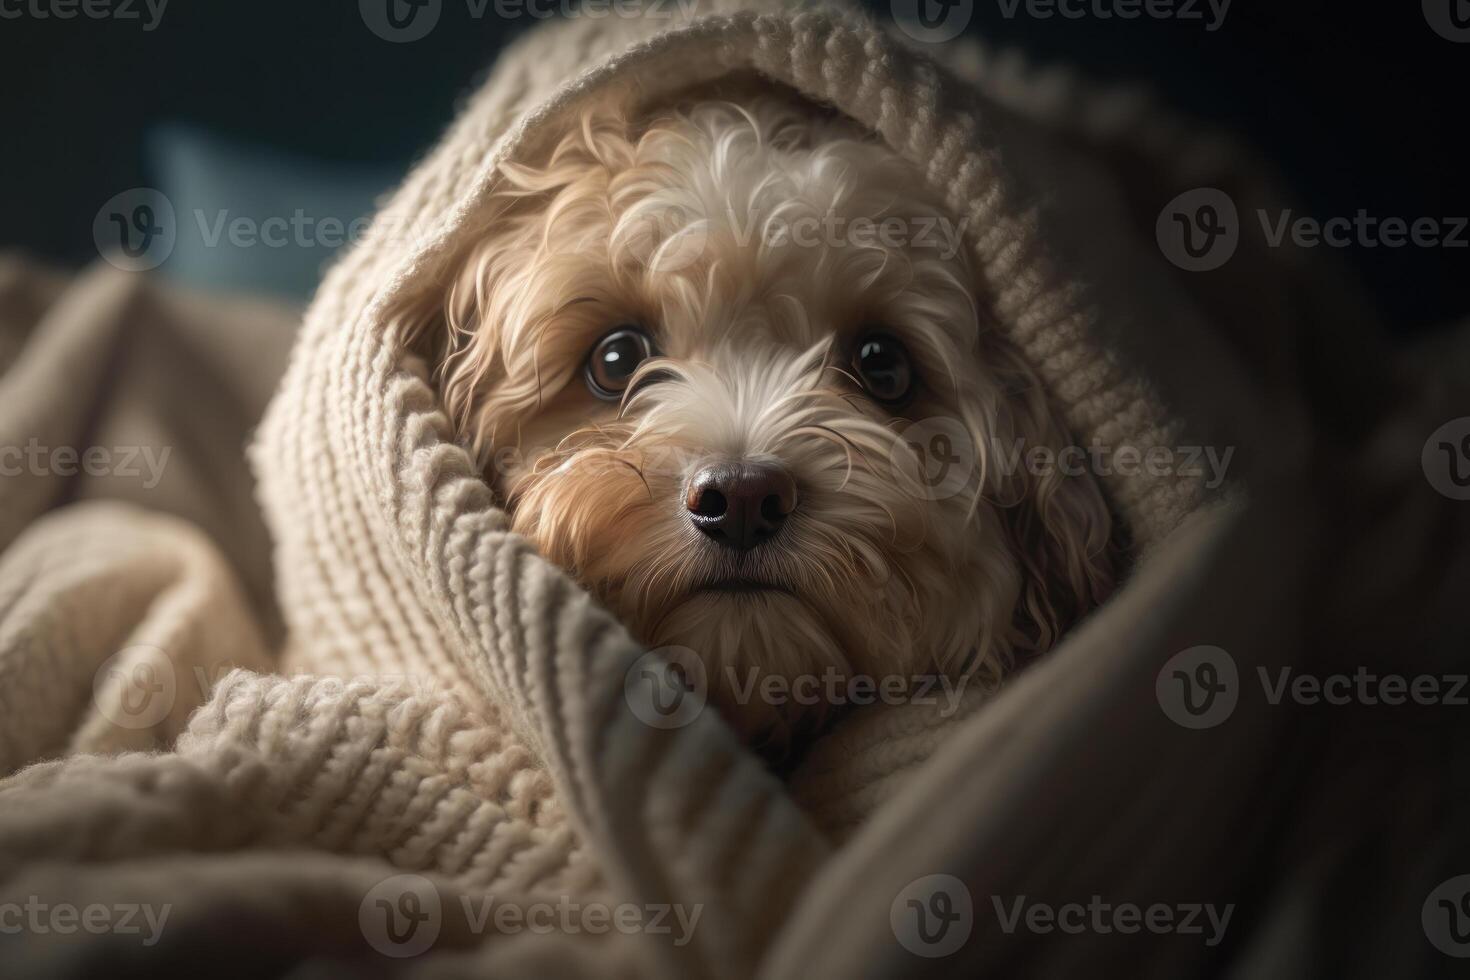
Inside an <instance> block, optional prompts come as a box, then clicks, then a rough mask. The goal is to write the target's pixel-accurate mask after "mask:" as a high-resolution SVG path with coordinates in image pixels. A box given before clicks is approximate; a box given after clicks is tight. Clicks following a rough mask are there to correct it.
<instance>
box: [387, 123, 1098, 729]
mask: <svg viewBox="0 0 1470 980" xmlns="http://www.w3.org/2000/svg"><path fill="white" fill-rule="evenodd" d="M487 218H488V220H487V222H486V226H485V228H484V232H483V234H482V235H481V236H480V237H479V238H478V240H477V241H476V243H475V245H474V248H473V250H472V251H469V252H468V253H467V254H464V255H462V256H460V257H459V258H458V260H457V263H456V265H455V268H456V270H457V273H456V275H455V276H454V278H453V280H452V281H451V282H448V283H445V284H443V288H442V289H440V291H439V292H438V293H437V295H436V296H435V297H432V302H426V304H425V305H424V308H422V309H418V310H414V311H410V312H409V313H408V314H406V315H407V316H408V318H409V321H410V322H409V323H408V324H407V331H408V334H409V337H410V341H411V342H412V343H415V344H416V345H417V346H418V347H419V349H421V350H424V351H425V352H426V353H427V355H428V356H429V357H431V358H432V359H433V360H434V362H435V363H436V364H437V370H438V380H439V384H440V390H441V392H442V397H443V401H444V405H445V408H446V410H447V412H448V413H449V415H450V417H451V418H452V420H453V422H454V424H455V426H456V428H457V430H458V432H459V433H460V436H461V440H462V442H463V444H465V445H466V446H467V447H468V448H470V449H471V450H472V451H473V452H474V453H475V454H476V455H477V457H478V458H479V459H480V460H481V461H482V463H483V465H484V466H485V469H486V472H487V477H488V478H489V479H490V480H491V481H492V482H493V484H494V485H495V487H496V488H497V489H498V490H499V491H500V493H501V494H502V495H503V499H504V501H505V503H506V506H507V508H508V509H509V510H510V512H511V513H512V515H513V520H514V527H515V529H516V530H517V531H519V532H520V533H522V534H524V535H525V536H526V537H527V538H528V539H530V540H531V541H532V542H534V543H535V545H536V546H537V547H538V548H539V549H540V551H541V552H542V553H543V554H544V555H545V556H546V557H547V558H549V559H551V560H552V561H555V562H557V563H559V564H560V565H561V566H563V567H564V568H566V569H567V570H568V571H569V572H571V573H572V574H573V575H574V576H575V577H576V578H577V579H578V580H579V581H580V582H582V583H583V584H584V585H585V587H586V588H588V589H589V590H591V591H592V592H593V593H594V594H595V595H596V596H597V597H599V598H600V600H601V601H602V602H604V603H605V604H606V605H607V606H608V608H610V609H611V610H613V611H614V612H615V613H616V614H617V615H618V616H619V617H620V618H621V619H622V621H623V622H624V623H626V624H627V626H628V627H629V628H630V629H631V630H632V631H633V633H634V634H635V635H636V636H638V637H639V638H640V639H641V640H643V641H644V642H646V643H648V644H649V645H650V646H664V647H668V646H677V647H683V648H688V649H689V650H692V651H694V652H695V654H697V656H698V658H699V660H700V661H701V662H702V664H703V666H704V668H705V676H706V678H707V682H708V685H709V687H708V690H709V693H710V695H711V697H712V699H713V701H714V703H715V704H716V705H717V706H718V707H719V708H720V710H721V711H722V712H723V713H724V714H725V715H726V717H727V718H728V719H729V720H730V721H731V722H732V723H733V724H734V726H735V727H736V729H737V730H738V731H740V732H741V733H742V734H743V735H745V736H746V737H747V738H749V739H751V740H752V741H766V742H767V743H774V744H784V743H786V742H787V741H788V740H789V739H790V738H791V737H792V735H793V734H794V733H796V732H797V731H799V730H802V729H805V728H807V727H808V726H811V725H818V724H820V723H821V722H822V721H823V719H824V718H825V717H826V716H827V715H828V714H829V712H827V711H826V710H824V709H825V706H824V705H823V704H822V703H820V702H819V703H816V704H810V703H798V700H799V699H791V698H786V697H776V698H773V697H769V696H767V694H768V692H769V691H771V690H773V689H772V688H770V687H766V688H764V689H763V688H762V682H764V681H765V680H766V678H767V677H768V675H775V676H776V677H777V678H778V679H779V681H780V682H781V684H782V685H787V686H783V687H779V688H776V689H777V690H790V689H791V688H790V687H789V686H790V685H796V687H797V689H799V679H800V678H812V677H822V676H829V677H830V676H833V675H836V676H839V677H842V678H853V677H857V676H866V677H868V678H872V679H875V680H876V681H879V682H883V679H885V678H904V679H910V678H913V677H916V676H922V675H930V674H934V673H936V672H942V673H943V674H945V675H948V676H950V677H952V678H960V677H964V678H971V677H973V678H977V679H979V680H980V681H981V682H982V683H993V682H995V681H996V680H997V679H998V678H999V677H1000V676H1001V675H1002V673H1003V672H1004V671H1005V670H1006V669H1007V667H1008V666H1010V665H1011V664H1012V663H1014V661H1015V658H1016V657H1017V655H1018V654H1023V653H1026V652H1031V651H1041V650H1044V649H1045V648H1047V647H1048V646H1049V645H1051V643H1052V642H1053V641H1054V640H1055V639H1056V638H1057V636H1058V635H1059V633H1060V632H1061V631H1062V630H1063V629H1065V628H1066V627H1067V626H1068V625H1069V624H1070V623H1071V622H1072V621H1073V620H1075V619H1076V618H1077V617H1078V616H1079V615H1080V614H1081V613H1083V612H1085V611H1086V610H1087V609H1088V608H1089V607H1091V606H1092V605H1093V604H1095V603H1096V602H1097V601H1099V600H1100V599H1101V598H1102V597H1103V595H1104V594H1105V593H1106V591H1107V590H1108V589H1109V587H1110V585H1111V582H1112V578H1113V567H1112V566H1113V559H1112V552H1111V549H1110V544H1109V541H1110V520H1109V515H1108V511H1107V508H1106V506H1105V505H1104V502H1103V500H1102V498H1101V496H1100V495H1099V492H1098V489H1097V487H1096V486H1095V484H1094V482H1093V481H1092V479H1091V478H1090V477H1086V476H1082V477H1078V476H1066V475H1064V474H1062V473H1059V472H1031V471H1029V470H1027V469H1025V468H1024V467H1018V466H1015V465H1010V464H1013V463H1014V460H1015V457H1016V453H1017V451H1018V450H1022V451H1024V450H1029V449H1031V448H1034V447H1037V446H1049V447H1053V448H1057V447H1059V446H1061V445H1064V444H1065V436H1064V433H1063V430H1062V428H1061V426H1060V425H1059V424H1058V421H1057V419H1056V417H1055V415H1054V413H1053V410H1052V409H1051V407H1050V406H1049V405H1048V403H1047V400H1046V398H1045V396H1044V394H1043V391H1042V389H1041V386H1040V384H1039V383H1038V381H1037V380H1036V378H1035V377H1034V376H1033V375H1032V373H1031V372H1030V371H1029V369H1028V368H1027V367H1026V365H1025V364H1024V363H1023V362H1022V360H1021V358H1020V356H1019V354H1018V353H1017V352H1016V351H1015V350H1013V349H1012V348H1011V346H1010V345H1009V344H1008V343H1006V342H1005V341H1004V339H1003V338H1001V337H1000V336H998V335H997V334H996V332H995V331H993V330H992V329H990V328H989V326H988V324H987V322H986V319H985V317H984V315H983V313H982V308H981V306H980V304H979V302H978V301H977V293H976V287H975V282H974V279H973V274H972V271H971V269H970V267H969V264H968V262H967V259H966V256H965V254H964V250H963V248H961V235H960V233H961V229H960V227H959V225H958V222H957V221H956V220H955V219H954V217H953V216H951V215H949V214H946V213H945V211H944V209H943V208H942V207H941V206H940V205H939V204H938V203H937V202H936V201H934V200H932V199H931V198H930V196H929V195H928V194H927V193H926V192H925V191H924V190H923V189H922V181H921V179H920V177H919V175H918V174H917V173H916V172H915V171H914V170H913V168H912V167H910V166H909V165H908V163H907V162H905V161H904V160H902V159H901V158H899V157H898V156H897V155H896V154H894V153H893V152H892V151H890V150H888V149H887V148H885V147H884V146H882V145H881V144H880V143H879V142H878V141H877V140H875V139H874V138H872V137H871V136H869V135H867V134H865V133H862V132H859V131H858V130H857V129H855V128H854V127H853V126H852V124H850V123H849V122H846V121H844V120H842V119H839V118H835V117H832V116H829V115H825V114H824V113H823V112H822V111H821V110H819V109H816V108H814V107H811V106H807V105H798V104H796V103H795V102H794V101H791V100H787V99H785V98H783V97H780V96H779V95H761V96H755V97H750V98H742V99H740V100H738V101H722V100H718V99H713V98H710V99H693V100H691V101H690V102H688V103H686V104H682V105H680V106H676V107H671V108H669V109H667V110H666V111H656V112H650V113H645V114H642V115H640V116H636V117H635V116H630V115H629V114H627V113H625V112H622V111H620V110H618V109H616V108H600V109H596V110H591V111H588V112H587V113H586V114H585V115H584V116H583V117H582V118H581V119H580V120H579V124H577V125H575V126H572V127H569V128H568V131H566V132H565V134H564V137H563V138H562V139H561V140H560V142H559V143H558V144H557V145H555V146H554V147H550V148H548V149H547V150H546V152H545V153H544V154H543V155H542V156H541V157H540V158H539V159H537V160H536V161H534V162H533V163H524V162H523V163H521V164H517V165H510V164H506V165H503V166H502V167H501V169H500V172H499V174H498V176H497V180H496V184H495V186H494V187H493V188H492V199H491V204H490V206H489V207H488V209H487ZM976 231H979V229H976ZM941 471H943V472H942V473H941ZM752 681H756V683H754V684H752V683H751V682H752ZM892 689H896V688H890V690H892ZM808 700H809V699H808Z"/></svg>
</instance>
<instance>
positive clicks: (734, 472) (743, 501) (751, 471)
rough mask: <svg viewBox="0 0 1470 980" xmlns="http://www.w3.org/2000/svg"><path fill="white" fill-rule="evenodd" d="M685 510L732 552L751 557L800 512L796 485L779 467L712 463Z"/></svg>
mask: <svg viewBox="0 0 1470 980" xmlns="http://www.w3.org/2000/svg"><path fill="white" fill-rule="evenodd" d="M684 505H685V506H686V507H688V508H689V520H690V521H691V522H693V524H694V526H695V527H697V528H699V530H701V531H703V532H704V533H705V534H707V535H708V536H709V537H711V538H713V539H714V540H716V541H718V542H719V543H720V544H722V545H725V546H726V547H727V548H735V549H737V550H739V551H749V550H750V549H751V548H754V547H755V546H756V545H758V544H760V543H761V542H762V541H765V540H766V539H767V538H769V537H770V536H771V535H773V534H775V533H776V531H777V530H779V529H780V527H781V525H782V524H783V523H784V522H785V520H786V517H787V516H788V515H789V514H790V513H791V512H792V511H793V510H795V509H796V481H794V480H792V479H791V474H790V473H787V472H786V471H785V470H784V469H782V468H781V467H780V466H778V465H777V464H775V463H750V462H721V463H712V464H710V465H709V466H705V467H702V468H701V469H700V470H699V471H698V472H697V473H695V474H694V477H693V479H691V480H690V481H689V491H688V493H687V495H686V496H685V499H684Z"/></svg>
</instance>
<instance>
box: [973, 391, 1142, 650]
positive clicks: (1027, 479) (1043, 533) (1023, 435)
mask: <svg viewBox="0 0 1470 980" xmlns="http://www.w3.org/2000/svg"><path fill="white" fill-rule="evenodd" d="M1016 367H1017V370H1016V371H1014V372H1009V373H1011V375H1012V377H1013V378H1015V377H1021V378H1024V379H1026V380H1024V382H1023V383H1022V384H1021V385H1020V386H1019V390H1016V388H1015V386H1008V387H1012V395H1011V396H1010V397H1007V398H1003V399H1001V400H1000V403H999V405H998V406H997V408H998V415H999V422H1000V424H999V425H998V426H997V435H1001V436H1003V437H1006V444H1005V445H1003V446H1000V447H997V448H998V449H999V450H1000V453H999V455H1000V459H999V460H997V461H996V465H998V466H999V468H1000V470H1001V472H1000V473H998V474H997V476H998V478H999V483H1000V488H999V493H998V494H997V496H998V498H999V502H1000V503H1001V505H1002V507H1001V513H1002V517H1003V520H1004V523H1005V528H1006V533H1007V534H1008V536H1009V538H1010V545H1011V549H1012V554H1013V555H1014V556H1015V558H1016V562H1017V565H1018V567H1019V569H1020V573H1021V593H1020V596H1019V599H1018V602H1017V604H1016V613H1015V618H1014V624H1013V625H1014V627H1015V632H1016V634H1017V642H1016V645H1017V647H1019V648H1020V649H1023V650H1030V651H1034V652H1041V651H1044V650H1047V649H1049V648H1050V647H1051V646H1052V645H1053V644H1054V643H1056V641H1057V640H1058V638H1060V636H1061V635H1062V634H1063V633H1064V632H1066V631H1067V629H1069V628H1070V627H1071V626H1072V625H1073V624H1074V623H1075V622H1076V621H1077V620H1079V619H1080V618H1082V616H1084V615H1085V614H1086V613H1087V612H1088V611H1089V610H1091V609H1092V608H1093V607H1095V606H1097V605H1098V604H1099V603H1101V602H1102V601H1103V600H1104V599H1106V598H1107V596H1108V594H1109V593H1110V592H1111V591H1112V589H1113V585H1114V582H1115V580H1116V576H1117V573H1118V565H1119V561H1120V557H1121V556H1120V549H1119V548H1118V547H1117V543H1116V535H1115V528H1114V526H1113V520H1112V515H1111V513H1110V511H1109V509H1108V505H1107V502H1106V500H1105V499H1104V498H1103V495H1102V491H1101V489H1100V487H1099V486H1098V483H1097V480H1096V478H1095V476H1094V474H1093V473H1092V471H1091V467H1090V465H1089V464H1090V460H1091V457H1090V456H1089V455H1088V454H1087V453H1086V452H1085V451H1084V450H1083V448H1082V447H1080V446H1077V445H1076V444H1075V443H1074V442H1073V440H1071V439H1070V438H1069V436H1068V434H1067V430H1066V428H1065V426H1063V425H1062V423H1061V420H1060V418H1059V416H1058V415H1057V413H1056V411H1055V409H1054V408H1053V407H1052V405H1051V403H1050V400H1049V399H1048V398H1047V396H1046V393H1045V390H1044V389H1043V388H1042V386H1041V383H1040V380H1039V379H1037V378H1036V377H1035V375H1033V374H1032V373H1031V372H1030V370H1029V369H1027V368H1025V367H1022V366H1020V365H1019V364H1017V365H1016Z"/></svg>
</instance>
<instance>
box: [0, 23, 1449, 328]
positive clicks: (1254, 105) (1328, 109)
mask: <svg viewBox="0 0 1470 980" xmlns="http://www.w3.org/2000/svg"><path fill="white" fill-rule="evenodd" d="M37 2H44V0H0V9H3V10H6V11H8V12H15V11H22V12H23V11H25V10H26V9H27V7H26V5H28V4H33V3H37ZM115 2H122V0H115ZM870 2H871V0H870ZM885 2H886V0H885ZM1443 2H1445V3H1450V2H1458V0H1443ZM134 3H135V9H138V8H141V0H134ZM493 11H494V7H493V6H491V7H489V8H488V9H487V14H486V16H485V17H483V18H481V19H478V20H477V19H474V18H472V17H471V16H470V14H469V12H468V8H467V6H466V4H465V2H464V0H445V2H444V9H443V14H442V16H441V18H440V21H439V23H438V26H437V27H436V29H435V30H434V31H433V32H432V33H431V34H430V35H429V36H428V37H427V38H426V39H424V40H421V41H418V42H415V43H409V44H390V43H388V42H385V41H383V40H381V39H380V38H378V37H377V36H375V35H374V34H373V33H372V32H370V31H369V30H368V29H367V27H366V26H365V25H364V22H363V19H362V17H361V15H360V13H359V9H358V4H357V3H356V2H355V0H172V2H170V3H169V4H168V6H167V7H166V9H165V12H164V14H163V16H162V18H161V20H160V21H159V23H158V26H157V28H156V29H155V30H153V31H152V32H144V31H143V29H142V21H139V20H135V21H121V20H93V19H87V18H85V17H81V16H78V17H76V18H74V19H71V20H58V19H55V18H47V19H39V18H36V17H34V16H31V15H30V14H23V15H22V16H20V17H18V18H17V17H6V18H4V19H0V93H4V94H3V95H0V100H3V101H0V122H3V129H0V134H3V135H0V146H3V150H0V161H3V162H0V215H3V221H0V247H10V246H19V247H21V248H23V249H24V250H26V251H29V252H31V253H33V254H36V255H39V256H42V257H45V258H49V259H51V260H54V261H57V262H60V263H64V264H67V265H81V264H84V263H86V262H88V261H91V260H92V259H93V258H95V256H96V252H95V246H94V245H93V240H92V235H91V224H92V219H93V216H94V215H95V214H96V213H97V210H98V208H99V207H100V205H101V204H102V202H103V201H105V200H106V199H107V198H109V197H110V196H111V195H113V194H115V193H117V192H119V191H122V190H125V189H127V188H131V187H135V186H139V185H143V184H146V183H147V182H148V180H149V179H150V175H149V174H148V166H147V164H146V162H145V152H144V147H145V135H146V134H148V133H150V132H153V131H155V130H156V129H157V127H158V126H159V125H160V124H165V123H183V124H186V125H190V126H197V127H202V128H205V129H207V130H209V131H210V132H212V133H217V134H220V135H222V136H226V137H229V138H232V139H239V140H242V141H249V142H254V143H259V144H263V145H266V146H269V147H274V148H276V149H279V150H284V151H289V152H291V153H296V154H300V155H304V156H309V157H314V158H320V159H322V160H325V161H331V162H335V163H342V164H353V165H361V166H365V167H373V168H382V169H384V170H386V171H388V172H398V171H401V170H402V169H403V168H405V167H407V165H408V164H409V163H410V162H412V160H413V159H414V158H415V157H416V156H417V155H419V154H421V153H422V152H423V151H424V150H426V149H427V147H428V146H429V144H430V143H431V142H432V141H433V140H434V139H435V137H436V136H437V135H438V134H439V133H440V132H441V131H442V129H443V128H444V126H445V125H446V123H447V122H448V121H449V120H450V119H451V117H452V116H453V114H454V112H455V108H456V106H457V104H458V99H459V97H460V96H461V95H462V94H463V93H464V92H465V91H466V90H467V89H468V88H469V87H470V86H471V85H472V84H473V83H474V81H475V80H476V78H477V77H478V76H479V75H480V74H481V73H482V72H483V71H484V69H485V68H486V66H487V65H488V64H489V62H490V61H491V60H492V59H493V57H494V54H495V52H496V50H497V49H498V48H499V47H500V45H502V44H503V43H504V42H505V41H506V40H507V39H508V38H510V37H513V36H514V35H515V34H517V33H519V32H520V31H522V30H525V29H527V28H528V27H531V26H534V25H535V24H536V23H537V21H536V20H534V19H532V18H529V17H521V18H518V19H516V20H511V21H507V20H502V19H497V18H496V17H495V16H494V13H493ZM140 12H141V11H140ZM971 29H972V30H975V31H977V32H978V33H980V34H981V35H982V36H985V37H987V38H988V39H989V40H991V41H992V42H1013V43H1015V44H1017V45H1019V46H1021V47H1022V48H1024V49H1026V50H1028V51H1029V52H1031V53H1032V54H1033V55H1034V56H1036V57H1039V58H1044V59H1062V60H1068V61H1072V62H1075V63H1077V64H1080V65H1081V66H1083V67H1085V68H1086V69H1087V70H1088V71H1089V72H1090V73H1092V74H1094V75H1096V76H1099V77H1102V78H1108V79H1139V80H1146V81H1149V82H1150V83H1152V84H1153V85H1154V87H1155V88H1156V89H1157V90H1158V91H1159V93H1160V94H1161V95H1162V96H1163V97H1164V98H1165V99H1166V100H1167V101H1168V102H1170V103H1172V104H1173V105H1174V106H1175V107H1176V108H1179V109H1183V110H1186V111H1189V112H1192V113H1194V114H1197V115H1200V116H1205V117H1209V118H1213V119H1215V120H1217V121H1220V122H1223V123H1225V124H1227V125H1229V126H1231V127H1233V128H1235V129H1237V130H1239V131H1242V132H1243V133H1244V134H1246V135H1247V137H1248V138H1249V139H1250V140H1252V141H1253V142H1254V143H1255V144H1256V145H1257V146H1258V147H1260V148H1261V149H1262V150H1263V151H1264V153H1265V155H1266V156H1267V157H1268V158H1270V159H1271V160H1273V161H1274V162H1275V164H1276V165H1277V166H1278V167H1279V168H1280V170H1281V171H1282V172H1283V173H1284V175H1285V176H1286V178H1287V180H1288V184H1289V186H1290V187H1291V188H1292V189H1293V191H1294V192H1295V195H1296V199H1297V200H1299V201H1301V202H1302V204H1303V206H1304V209H1305V210H1307V211H1309V212H1311V213H1312V214H1314V215H1316V216H1318V217H1324V218H1325V217H1332V216H1336V215H1344V216H1352V215H1353V214H1355V213H1356V212H1357V211H1358V209H1360V208H1363V209H1366V210H1367V211H1368V212H1369V213H1370V214H1372V215H1375V216H1378V217H1380V218H1384V217H1391V216H1396V217H1402V218H1406V219H1409V220H1412V219H1414V218H1418V217H1435V218H1445V217H1452V216H1459V215H1467V214H1470V199H1467V198H1470V196H1467V194H1466V191H1465V189H1464V182H1463V180H1462V175H1463V174H1464V169H1465V167H1464V163H1465V155H1464V149H1465V146H1466V139H1465V133H1464V130H1465V128H1466V125H1467V116H1466V112H1465V106H1464V103H1465V97H1466V95H1467V91H1470V89H1467V85H1466V82H1467V81H1470V70H1467V69H1470V44H1455V43H1452V42H1450V41H1447V40H1445V39H1443V38H1441V37H1440V36H1439V35H1437V34H1436V33H1434V32H1433V31H1432V30H1431V29H1430V28H1429V26H1428V24H1427V22H1426V19H1425V16H1424V13H1423V10H1422V9H1421V6H1420V3H1419V2H1418V0H1400V2H1395V3H1383V4H1367V3H1361V4H1345V3H1335V4H1329V3H1321V4H1318V3H1296V2H1291V0H1234V3H1232V5H1231V7H1230V10H1229V13H1228V16H1227V17H1226V18H1225V22H1224V26H1223V27H1222V28H1221V29H1220V30H1219V31H1217V32H1214V33H1206V32H1205V30H1204V27H1203V25H1202V23H1201V22H1199V21H1192V22H1184V21H1175V20H1149V19H1139V20H1132V21H1122V20H1099V19H1096V18H1085V19H1082V20H1065V19H1062V18H1059V17H1053V18H1051V19H1048V20H1037V19H1034V18H1029V17H1027V16H1025V14H1024V10H1023V11H1022V12H1021V13H1019V14H1018V15H1017V16H1016V17H1015V18H1013V19H1007V18H1005V17H1004V16H1003V15H1002V13H1001V6H1000V4H999V3H998V0H975V17H974V20H973V22H972V24H971ZM1467 257H1470V249H1459V250H1454V249H1447V248H1435V249H1422V248H1415V247H1413V246H1412V245H1409V246H1405V247H1403V248H1398V249H1388V248H1383V247H1379V248H1376V249H1368V248H1356V249H1352V250H1349V252H1348V254H1347V255H1346V259H1347V261H1348V263H1349V266H1350V268H1351V269H1352V270H1353V271H1354V272H1355V273H1356V274H1357V275H1358V276H1359V277H1360V279H1361V281H1362V283H1363V285H1364V287H1365V289H1366V292H1367V294H1368V295H1369V296H1370V297H1372V299H1373V302H1375V304H1376V305H1377V306H1378V308H1379V311H1380V312H1381V313H1382V314H1383V315H1384V316H1385V317H1386V318H1387V319H1388V320H1389V322H1390V323H1392V324H1393V325H1394V327H1395V329H1396V330H1398V331H1400V332H1401V333H1405V334H1408V333H1414V332H1418V331H1421V330H1423V329H1425V328H1427V327H1430V326H1433V325H1435V324H1436V323H1439V322H1442V321H1444V320H1446V319H1448V318H1450V317H1454V316H1457V315H1462V314H1464V313H1465V312H1466V310H1467V307H1470V303H1467V302H1466V301H1465V300H1464V299H1463V297H1462V295H1461V294H1462V292H1463V286H1464V284H1465V282H1466V276H1465V272H1466V270H1467V267H1470V263H1467V261H1466V259H1467Z"/></svg>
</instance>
